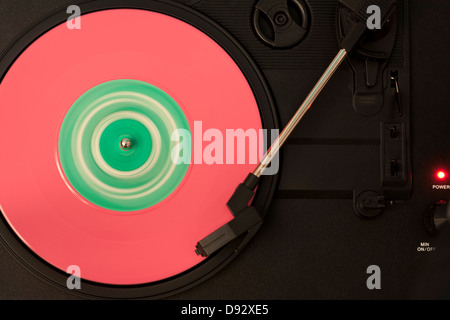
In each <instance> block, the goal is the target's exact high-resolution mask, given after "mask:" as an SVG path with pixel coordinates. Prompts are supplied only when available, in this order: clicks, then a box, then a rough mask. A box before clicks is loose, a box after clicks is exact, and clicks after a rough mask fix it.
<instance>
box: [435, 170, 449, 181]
mask: <svg viewBox="0 0 450 320" xmlns="http://www.w3.org/2000/svg"><path fill="white" fill-rule="evenodd" d="M436 178H438V179H439V180H444V179H445V178H447V172H445V171H443V170H439V171H438V172H436Z"/></svg>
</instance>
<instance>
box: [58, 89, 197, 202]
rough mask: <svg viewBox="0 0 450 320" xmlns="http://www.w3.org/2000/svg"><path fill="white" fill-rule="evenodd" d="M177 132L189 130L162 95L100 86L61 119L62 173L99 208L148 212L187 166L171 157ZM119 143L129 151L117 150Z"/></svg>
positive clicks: (176, 108)
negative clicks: (126, 146) (128, 143)
mask: <svg viewBox="0 0 450 320" xmlns="http://www.w3.org/2000/svg"><path fill="white" fill-rule="evenodd" d="M180 129H182V130H187V131H189V124H188V121H187V119H186V117H185V115H184V113H183V111H182V110H181V109H180V107H179V106H178V105H177V103H176V102H175V101H174V100H173V99H172V98H171V97H170V96H168V95H167V94H166V93H165V92H163V91H162V90H160V89H158V88H157V87H155V86H152V85H150V84H147V83H145V82H142V81H137V80H115V81H109V82H105V83H103V84H100V85H98V86H96V87H94V88H92V89H91V90H89V91H88V92H86V93H85V94H83V95H82V96H81V97H80V98H79V99H78V100H77V101H76V102H75V103H74V104H73V106H72V107H71V108H70V110H69V112H68V113H67V115H66V117H65V119H64V122H63V124H62V126H61V131H60V135H59V144H58V147H59V158H60V162H61V167H62V172H63V173H64V175H65V177H66V178H67V180H68V184H70V186H71V187H73V189H74V190H75V191H76V192H78V193H79V194H80V195H81V196H82V197H83V198H85V199H86V200H88V201H89V202H91V203H93V204H95V205H98V206H100V207H103V208H105V209H110V210H114V211H136V210H141V209H145V208H148V207H151V206H153V205H155V204H157V203H159V202H160V201H162V200H164V199H165V198H166V197H167V196H169V195H170V194H171V193H172V192H173V191H174V190H175V189H176V188H177V186H178V185H179V184H180V182H181V181H182V180H183V177H184V176H185V174H186V172H187V169H188V166H189V164H184V163H181V164H179V163H180V161H177V159H176V158H172V157H173V155H174V156H176V153H174V152H172V151H173V149H174V147H176V145H177V143H178V141H176V140H173V139H172V136H173V135H174V134H176V133H177V132H178V130H180ZM189 132H190V131H189ZM124 139H128V141H130V142H131V147H130V148H129V149H123V148H121V141H122V140H124ZM172 140H173V141H172Z"/></svg>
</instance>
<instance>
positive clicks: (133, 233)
mask: <svg viewBox="0 0 450 320" xmlns="http://www.w3.org/2000/svg"><path fill="white" fill-rule="evenodd" d="M122 79H129V80H133V81H140V82H143V83H146V84H149V85H151V86H154V87H156V88H159V89H160V90H161V91H162V92H165V93H166V94H167V95H168V96H170V97H171V98H172V99H173V100H174V101H175V102H176V103H177V105H178V106H179V107H180V108H181V110H182V111H183V113H184V115H185V117H186V119H187V122H188V124H189V127H190V130H191V132H192V133H193V134H195V133H194V129H195V126H194V123H195V122H197V121H201V122H202V125H203V130H206V129H208V128H213V129H216V130H219V131H220V132H223V133H225V132H226V130H227V129H243V130H244V131H245V130H248V129H255V130H259V129H261V128H262V124H261V118H260V114H259V110H258V105H257V102H256V100H255V97H254V94H253V92H252V89H251V88H250V85H249V84H248V82H247V80H246V78H245V76H244V75H243V73H242V72H241V70H240V68H239V67H238V66H237V64H236V63H235V62H234V60H233V59H232V58H231V57H230V56H229V55H228V54H227V52H226V51H225V50H224V49H223V48H222V47H221V46H220V45H218V44H217V43H216V42H215V41H214V40H212V39H211V38H209V37H208V36H207V35H205V34H204V33H203V32H201V31H200V30H198V29H196V28H194V27H193V26H191V25H189V24H187V23H185V22H182V21H180V20H177V19H175V18H173V17H170V16H167V15H164V14H160V13H155V12H151V11H146V10H137V9H113V10H104V11H98V12H94V13H89V14H86V15H83V16H82V17H81V29H80V30H77V29H73V30H72V29H69V28H68V27H67V25H66V24H65V23H64V24H61V25H58V26H57V27H55V28H53V29H51V30H49V31H48V32H46V33H45V34H44V35H42V36H41V37H39V39H37V40H36V41H35V42H34V43H33V44H32V45H30V46H29V47H28V48H27V49H26V50H25V51H24V52H23V53H22V54H21V55H20V56H19V57H18V58H17V60H16V61H15V62H14V64H13V65H12V66H11V68H10V70H9V71H8V72H7V74H6V76H5V77H4V79H3V81H2V82H1V84H0V105H1V108H0V136H1V137H2V138H3V139H6V141H8V150H7V152H6V153H5V155H4V156H2V158H1V159H0V164H1V168H2V177H1V179H0V206H1V210H2V213H3V215H4V217H5V218H6V220H7V221H8V223H9V225H10V226H11V228H12V229H13V230H14V232H15V233H16V234H17V236H19V237H20V239H21V240H22V241H23V242H24V243H25V244H26V245H27V246H28V247H29V248H30V249H31V250H32V251H33V252H34V253H35V254H36V255H38V256H39V257H41V258H42V259H44V260H45V261H47V262H48V263H49V264H51V265H53V266H54V267H56V268H58V269H60V270H62V271H66V270H67V268H68V267H69V266H72V265H76V266H79V267H80V270H81V277H82V278H83V279H86V280H90V281H94V282H99V283H105V284H114V285H133V284H143V283H149V282H155V281H159V280H163V279H167V278H169V277H172V276H175V275H178V274H180V273H182V272H184V271H186V270H189V269H190V268H192V267H194V266H196V265H198V264H199V263H200V262H202V261H203V258H201V257H198V256H197V255H196V254H195V252H194V251H195V244H196V243H197V242H198V241H199V240H201V239H203V238H204V237H205V236H207V235H209V234H210V233H212V232H213V231H215V230H216V229H218V228H219V227H221V226H222V225H224V224H225V223H227V222H228V221H230V220H231V219H232V215H231V213H230V212H229V210H228V209H227V207H226V203H227V201H228V200H229V198H230V196H231V195H232V193H233V192H234V190H235V188H236V186H237V185H238V184H239V183H240V182H242V180H243V179H244V178H245V177H246V176H247V174H248V172H251V171H253V169H254V165H252V164H244V165H227V164H223V165H218V164H214V165H208V164H191V165H189V168H188V170H187V172H186V174H185V175H184V177H183V179H182V181H181V182H180V184H179V185H178V186H177V188H176V189H175V190H174V191H173V192H172V193H171V194H170V196H168V197H166V198H165V199H163V200H162V201H160V202H158V203H156V204H154V205H152V206H150V207H148V208H145V209H141V210H136V211H128V212H123V211H115V210H111V209H107V208H105V207H102V206H100V205H97V204H95V203H93V202H92V201H90V200H89V199H86V198H85V197H84V196H83V195H82V194H80V192H78V191H77V188H74V186H73V185H72V184H71V182H70V181H69V180H68V178H67V174H66V173H65V172H64V166H63V165H62V164H61V159H60V152H59V149H58V148H59V144H60V133H61V126H62V124H63V122H64V119H65V118H66V116H67V114H68V112H69V110H70V109H71V107H72V106H74V104H75V103H76V102H77V101H78V100H79V99H80V97H82V96H83V95H84V94H85V93H86V92H88V91H89V90H91V89H93V88H95V87H97V86H99V85H102V84H104V83H108V82H111V81H116V80H122ZM194 143H195V141H194ZM193 149H195V146H193Z"/></svg>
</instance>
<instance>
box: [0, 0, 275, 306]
mask: <svg viewBox="0 0 450 320" xmlns="http://www.w3.org/2000/svg"><path fill="white" fill-rule="evenodd" d="M78 5H79V6H80V8H81V12H82V17H83V15H86V20H88V21H90V20H91V19H89V18H91V17H90V16H89V15H90V14H91V13H92V14H96V13H102V12H104V13H108V12H110V11H111V12H112V11H115V12H114V14H119V12H120V13H122V12H123V13H124V14H125V15H126V14H130V16H132V15H133V14H135V13H136V12H137V11H139V12H144V11H145V12H147V11H149V12H154V13H158V14H162V16H170V17H172V18H175V19H177V20H179V21H183V22H187V23H188V24H189V25H191V26H193V27H194V29H196V30H200V31H201V32H202V33H204V34H206V35H207V36H208V37H209V38H211V39H213V40H214V41H215V42H216V43H217V44H219V46H220V47H221V48H223V49H222V50H225V52H226V53H227V54H228V55H229V56H230V57H231V58H232V60H230V61H233V62H234V63H236V65H237V67H238V68H237V69H236V70H240V72H242V74H243V75H244V78H243V79H246V81H247V82H248V84H249V88H250V90H251V91H249V93H250V94H251V93H252V94H253V98H254V99H255V102H256V103H255V105H256V106H257V108H258V109H259V112H258V113H259V115H260V119H259V120H258V121H260V122H261V123H262V127H263V128H265V129H273V128H277V118H276V112H275V108H274V103H273V101H272V98H271V93H270V90H269V88H268V86H267V85H266V83H265V80H264V78H263V76H262V75H261V73H260V72H259V70H258V68H257V67H256V65H255V64H254V63H253V62H252V60H251V58H250V57H249V55H248V54H247V53H246V52H245V50H244V49H243V48H242V47H241V46H240V45H239V43H238V42H237V41H236V40H234V39H233V37H232V36H231V35H229V34H228V33H227V32H226V31H225V30H224V29H222V28H221V27H220V26H219V25H218V24H216V23H215V22H214V21H212V20H211V19H209V18H207V17H206V16H203V15H201V14H200V13H198V12H196V11H194V10H191V9H189V8H188V7H185V6H182V5H179V4H177V3H171V2H164V3H163V2H159V1H138V0H133V1H103V0H100V1H83V2H81V3H79V4H78ZM110 9H114V10H110ZM122 9H123V10H128V11H120V10H122ZM162 16H159V15H158V17H159V18H161V19H162V20H163V19H166V18H163V17H162ZM98 17H100V15H98ZM155 17H156V16H155ZM66 20H67V13H66V8H63V9H61V10H59V11H58V12H55V13H53V14H51V15H50V16H49V17H47V18H46V19H44V20H42V21H40V22H39V23H37V24H36V25H35V26H34V27H32V28H30V29H29V30H28V31H27V32H25V33H24V34H22V35H21V36H20V37H19V38H18V39H17V40H16V41H15V42H14V43H13V44H12V45H11V46H10V47H9V48H8V50H7V51H6V52H5V53H4V55H3V56H2V59H1V61H0V74H1V81H2V82H5V81H6V83H8V81H9V78H13V77H12V76H10V75H11V74H13V73H14V72H15V70H16V69H18V68H19V67H20V64H21V63H23V61H28V60H26V57H27V54H28V53H27V52H28V51H27V50H29V49H30V48H31V50H36V51H38V49H39V46H38V45H39V41H41V40H39V39H41V38H42V37H43V36H46V37H48V36H47V35H48V34H49V31H51V32H53V33H54V34H56V33H55V32H54V31H53V29H54V28H56V27H57V26H58V25H61V24H62V23H65V22H66ZM167 21H168V23H172V21H173V20H170V21H169V20H167ZM177 23H178V22H177ZM54 30H57V29H54ZM189 32H193V33H195V32H194V31H193V30H192V31H189ZM51 34H52V33H50V35H51ZM201 37H202V36H201V35H199V39H203V38H201ZM44 40H45V37H44ZM142 41H145V38H144V39H143V40H142ZM209 47H212V46H209ZM218 48H219V47H218ZM214 50H216V49H214ZM217 50H219V49H217ZM32 52H35V51H32ZM217 52H219V51H217ZM30 56H31V55H30ZM19 57H20V58H19ZM23 57H25V58H23ZM224 57H225V55H224ZM30 61H31V60H30ZM130 63H131V62H130ZM227 63H230V62H228V60H226V62H225V64H226V65H227ZM17 66H19V67H17ZM13 67H14V68H13ZM118 68H119V69H120V66H119V67H118ZM107 72H110V71H107ZM230 72H231V71H230ZM118 73H120V72H118ZM8 74H9V75H8ZM123 74H125V73H123ZM8 77H9V78H8ZM107 78H108V77H107V76H105V79H107ZM117 78H123V76H122V75H118V76H117ZM125 78H126V77H125ZM111 80H112V79H111ZM237 82H238V81H237ZM90 87H92V85H90ZM164 89H166V90H167V88H166V87H164ZM169 90H170V91H171V93H172V89H171V88H169ZM197 90H199V93H200V92H201V88H197ZM233 90H234V89H233ZM78 91H80V90H78ZM80 93H82V92H81V91H80V92H78V93H77V94H76V95H77V96H80ZM243 95H245V93H243ZM74 96H75V94H74ZM249 96H250V95H249ZM175 100H177V102H179V101H178V95H176V98H175ZM181 100H182V99H181ZM181 105H182V108H185V106H184V105H185V103H184V101H181ZM195 112H196V111H195V110H194V111H193V110H191V109H190V110H187V113H188V117H190V116H191V115H192V114H194V116H195ZM230 112H231V111H230ZM231 118H232V117H230V119H231ZM58 119H59V120H58V121H61V120H62V118H61V117H59V118H58ZM255 119H256V118H255ZM192 120H195V119H189V121H192ZM49 121H50V120H49ZM255 121H256V120H255ZM255 123H256V122H255ZM238 125H239V124H238ZM50 127H51V125H50ZM24 136H25V135H24ZM49 136H51V135H49ZM30 148H31V149H32V148H34V147H33V146H31V147H30ZM189 177H190V176H189ZM189 179H190V178H189ZM276 180H277V176H267V177H264V179H263V180H262V182H261V183H260V185H259V188H258V192H257V195H256V197H255V199H254V201H253V205H254V206H255V207H256V208H257V209H258V211H259V212H260V213H261V214H263V215H264V213H265V212H266V211H267V208H268V206H269V204H270V199H271V198H272V195H273V193H274V190H275V186H276ZM217 183H218V184H220V181H217ZM183 187H184V185H183V184H181V185H180V187H179V189H180V190H182V188H183ZM47 191H48V190H47ZM47 191H45V192H47ZM45 192H44V193H45ZM205 192H206V191H205ZM208 192H211V190H209V191H208ZM176 196H177V195H173V197H176ZM24 197H26V195H24ZM173 197H172V198H173ZM172 198H170V197H169V198H167V199H166V200H164V201H166V202H163V203H162V204H158V205H157V206H156V208H160V207H158V206H160V205H161V206H163V205H164V203H169V202H170V201H172ZM24 200H25V199H24ZM219 205H223V206H224V205H225V203H223V204H219ZM93 208H94V207H93ZM94 209H95V208H94ZM94 209H93V210H94ZM96 210H97V209H96ZM2 211H5V212H3V213H4V214H5V213H6V215H8V214H7V213H8V209H7V207H6V206H5V207H3V204H2ZM98 212H99V213H101V214H103V213H104V212H105V210H104V209H101V210H100V209H98ZM171 212H172V211H171ZM4 214H2V216H1V223H0V234H1V239H2V242H4V244H5V245H6V246H7V247H8V249H9V251H11V252H12V254H13V255H14V257H15V258H16V259H18V260H19V261H20V262H21V263H23V264H24V265H26V266H27V267H28V268H29V269H31V270H32V271H33V272H34V273H36V274H38V275H39V276H40V277H42V278H44V279H45V280H46V281H48V282H49V283H51V284H52V285H55V286H57V287H60V288H63V289H64V288H66V281H67V276H68V275H67V274H66V273H65V272H63V271H61V270H60V269H61V268H56V267H54V266H53V265H52V264H50V263H48V262H46V261H45V260H44V259H42V258H41V257H40V256H39V255H38V254H36V253H35V252H34V251H35V247H34V246H33V245H32V244H31V247H32V248H33V249H30V244H29V243H28V245H26V244H25V243H24V242H27V240H26V239H23V238H22V236H20V235H18V234H19V233H20V231H19V232H18V230H16V228H15V227H11V225H10V224H11V221H10V218H7V217H5V215H4ZM80 214H81V217H82V213H80ZM211 214H213V212H212V213H211ZM68 216H69V215H68ZM13 218H14V217H13ZM74 219H75V220H76V219H77V218H76V217H75V218H74ZM102 219H105V218H102ZM112 219H116V218H112ZM130 219H134V218H130ZM163 219H164V218H163ZM19 220H20V219H19ZM19 220H18V221H19ZM99 221H100V220H99ZM80 225H82V223H81V224H80ZM26 228H28V227H26ZM92 228H93V227H92ZM19 229H20V227H19ZM142 232H143V231H142ZM105 234H107V231H106V233H105ZM124 234H125V235H127V236H130V239H132V236H131V235H130V233H124ZM253 236H254V234H247V235H245V236H242V237H240V238H239V239H236V240H235V241H233V242H232V243H230V244H228V245H227V246H226V247H224V248H223V249H222V250H220V251H219V252H217V253H216V254H214V255H213V256H211V257H210V258H208V259H205V260H203V261H200V262H198V263H196V264H195V265H194V266H192V267H189V268H185V269H184V270H183V271H181V272H179V273H177V274H174V275H172V276H168V277H165V276H157V275H156V276H154V278H155V279H158V277H159V278H160V279H159V280H155V281H151V282H145V283H136V282H134V283H133V284H126V281H131V282H133V280H126V279H127V278H126V277H125V278H124V279H125V280H117V281H118V282H122V281H123V283H124V284H107V283H106V282H108V281H105V282H97V281H91V280H84V279H83V275H82V276H81V278H82V279H83V280H82V290H81V291H77V292H74V293H76V294H81V295H82V296H86V297H101V298H146V297H150V298H161V297H165V296H168V295H172V294H174V293H176V292H179V291H182V290H185V289H187V288H189V287H192V286H194V285H196V284H197V283H199V282H201V281H203V280H205V279H207V278H209V277H210V276H212V275H213V274H215V273H216V272H218V271H219V270H220V269H222V268H223V267H224V266H225V265H226V264H227V263H229V262H230V261H231V260H232V259H233V258H234V257H235V256H236V255H237V254H238V253H239V252H240V251H241V250H242V248H243V247H244V246H245V244H246V243H247V242H248V241H249V240H250V239H251V238H252V237H253ZM46 241H47V240H46ZM56 241H57V240H56ZM188 245H189V244H188ZM191 246H192V250H191V251H190V252H191V253H192V254H194V246H195V242H193V243H192V244H191ZM91 254H92V253H91ZM148 254H149V255H151V254H152V253H151V252H149V253H148ZM167 256H168V257H169V256H170V253H169V254H168V255H167ZM57 259H59V258H56V260H57ZM156 259H158V258H156ZM147 260H149V259H147ZM186 265H189V263H188V264H186ZM93 277H94V276H93ZM94 278H95V277H94ZM111 282H114V281H113V280H111Z"/></svg>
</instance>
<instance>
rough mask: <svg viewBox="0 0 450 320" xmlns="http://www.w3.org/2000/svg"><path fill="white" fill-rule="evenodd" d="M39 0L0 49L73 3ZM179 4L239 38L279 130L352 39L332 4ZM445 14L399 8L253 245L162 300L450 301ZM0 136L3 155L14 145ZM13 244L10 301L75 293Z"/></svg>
mask: <svg viewBox="0 0 450 320" xmlns="http://www.w3.org/2000/svg"><path fill="white" fill-rule="evenodd" d="M37 2H38V1H32V0H20V1H0V17H1V19H0V27H1V30H2V32H1V33H0V49H2V50H6V49H7V47H8V44H9V43H11V41H13V40H14V39H15V38H16V37H17V36H18V35H19V34H21V32H23V31H24V30H26V29H27V27H28V26H29V25H31V24H33V23H35V21H37V20H39V19H40V18H41V17H42V16H45V15H48V14H49V13H51V12H52V11H53V10H55V9H58V8H60V7H64V6H65V7H67V6H69V5H72V4H74V3H72V2H73V1H72V2H71V1H65V0H45V1H44V0H42V1H39V3H37ZM84 2H86V1H84ZM160 2H169V1H162V0H161V1H160ZM175 2H177V3H176V4H175V5H176V6H177V8H181V9H182V8H186V10H193V11H195V12H199V13H200V14H201V15H202V16H206V17H207V18H208V19H211V20H212V21H213V23H215V24H217V25H219V26H220V27H221V28H223V29H224V30H225V31H226V32H227V34H230V35H231V36H232V38H233V39H234V40H235V41H237V42H238V44H239V47H240V48H242V50H243V51H244V52H245V55H246V56H248V57H250V59H251V61H253V62H254V63H255V65H256V68H257V69H258V70H259V71H260V75H261V77H262V78H263V82H264V83H266V84H267V86H268V92H270V95H271V96H270V99H272V100H273V105H274V107H275V115H274V119H275V120H274V123H275V126H276V127H278V128H283V127H284V126H286V124H287V123H288V122H289V120H290V119H291V117H292V116H293V115H294V113H295V112H296V110H297V108H298V107H299V106H300V104H301V103H302V102H303V100H304V99H305V97H306V96H307V95H308V93H309V92H310V91H311V89H312V88H313V86H314V84H315V83H316V82H317V80H318V79H319V78H320V76H321V75H322V73H323V72H324V71H325V69H326V68H327V66H328V65H329V63H330V62H331V61H332V59H333V58H334V57H335V55H336V53H337V52H338V50H339V47H338V44H339V40H340V39H341V38H342V37H343V36H345V34H346V32H348V31H349V30H348V25H347V24H346V19H347V18H348V14H347V13H346V12H345V11H342V10H340V9H339V7H338V4H337V2H338V1H336V0H290V1H281V0H259V1H257V0H177V1H175ZM81 7H82V5H81ZM82 8H83V7H82ZM448 18H450V4H448V3H446V2H445V1H441V0H428V1H420V0H410V1H408V0H399V1H398V3H397V5H396V9H395V11H394V12H393V13H392V15H391V16H390V17H389V20H388V21H387V22H386V23H385V25H384V26H383V28H382V29H381V30H377V31H372V32H371V33H370V34H369V35H368V36H366V37H365V38H364V39H363V41H362V42H360V43H359V44H358V46H357V47H356V48H355V50H353V51H352V52H351V53H350V54H349V56H348V57H347V58H346V60H345V61H344V63H343V64H342V65H341V66H340V67H339V69H338V70H337V71H336V72H335V74H334V76H333V77H332V79H331V80H330V81H329V83H328V84H327V86H326V87H325V88H324V90H323V92H322V93H321V94H320V96H319V97H318V98H317V101H316V102H315V103H314V104H313V105H312V106H311V109H310V110H309V111H308V113H307V114H306V115H305V117H304V118H303V119H302V120H301V122H300V123H299V125H298V127H297V128H296V129H295V130H294V132H293V133H292V135H291V136H290V137H289V138H288V140H287V142H286V144H285V145H284V146H283V147H282V149H281V152H280V171H279V173H278V174H277V176H276V178H275V180H276V187H275V188H274V190H273V196H272V194H271V193H270V192H269V193H268V197H272V200H271V202H270V205H269V206H268V208H267V211H266V212H265V214H264V223H263V224H262V226H261V228H260V229H259V230H258V232H257V233H256V235H255V236H254V237H253V239H252V240H251V241H250V242H249V243H248V244H247V245H246V246H245V248H244V249H243V250H242V252H240V253H239V254H238V255H236V256H235V257H233V259H232V261H231V262H230V263H228V262H227V263H226V265H223V267H221V268H219V269H220V270H217V272H215V271H212V272H210V274H208V275H204V276H202V277H201V281H193V283H195V286H194V285H192V286H191V285H189V286H186V288H184V289H183V290H173V292H172V291H171V290H168V293H169V291H170V294H167V295H164V294H163V295H162V297H164V298H166V296H167V298H169V299H188V300H196V299H227V300H228V299H229V300H234V299H246V300H271V299H276V300H299V299H308V300H309V299H327V300H328V299H339V300H340V299H428V298H429V299H437V298H450V274H449V272H448V270H449V267H450V259H449V257H450V242H449V241H448V238H449V232H450V230H449V228H450V227H449V226H447V224H448V221H447V220H448V218H449V217H450V215H449V214H448V212H450V211H449V209H448V205H447V202H448V201H450V186H449V185H450V148H449V146H450V129H449V124H448V122H449V119H450V97H449V95H448V85H449V84H450V83H449V80H448V74H449V72H450V64H449V62H448V56H449V54H448V50H449V45H448V36H447V35H448V33H449V32H450V26H449V22H448V21H449V19H448ZM225 50H228V49H227V48H226V47H225ZM0 107H1V108H4V107H5V106H0ZM243 107H245V106H243ZM2 138H3V139H4V141H5V142H6V145H5V149H4V150H5V152H6V153H7V152H8V151H7V150H8V148H7V145H8V143H11V141H10V140H9V139H5V137H2ZM2 170H8V168H2ZM243 178H245V177H243ZM0 179H1V178H0ZM24 201H26V200H25V199H24ZM199 240H200V239H199ZM7 246H8V245H7V244H6V245H5V243H3V246H0V298H1V299H74V298H75V299H77V298H80V296H79V295H77V294H74V293H73V292H71V291H70V290H68V289H64V288H61V287H55V286H54V285H52V283H48V282H47V281H46V280H45V276H44V279H42V277H40V276H36V274H35V273H33V272H30V270H29V268H26V267H24V266H23V263H22V262H21V261H20V259H18V260H17V259H15V258H14V255H11V252H10V251H11V250H10V249H11V248H7ZM194 247H195V244H193V249H194ZM374 270H375V271H374ZM194 272H195V271H194ZM375 276H376V278H374V277H375ZM374 279H375V280H374ZM371 284H373V285H371ZM81 297H83V296H81Z"/></svg>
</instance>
